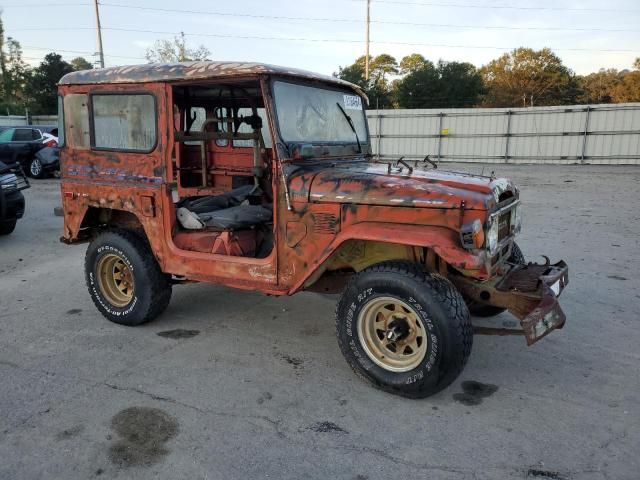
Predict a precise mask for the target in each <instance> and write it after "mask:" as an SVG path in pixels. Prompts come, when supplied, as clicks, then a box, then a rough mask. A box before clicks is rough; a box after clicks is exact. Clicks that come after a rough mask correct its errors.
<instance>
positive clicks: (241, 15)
mask: <svg viewBox="0 0 640 480" xmlns="http://www.w3.org/2000/svg"><path fill="white" fill-rule="evenodd" d="M354 1H355V0H354ZM372 1H376V0H372ZM61 5H89V4H61ZM14 6H24V5H14ZM100 6H104V7H115V8H124V9H133V10H145V11H156V12H162V13H183V14H184V13H188V14H192V15H211V16H220V17H238V18H255V19H261V20H288V21H291V20H295V21H310V22H328V23H331V22H335V23H360V21H361V20H355V19H353V18H331V17H296V16H282V15H258V14H252V13H227V12H212V11H206V10H184V9H172V8H159V7H144V6H138V5H123V4H118V3H105V2H100ZM608 11H611V10H608ZM638 11H640V10H638ZM371 23H377V24H380V25H400V26H415V27H429V28H466V29H490V30H532V31H547V30H550V31H569V32H573V31H576V32H590V31H594V32H640V29H637V28H635V29H634V28H597V27H596V28H587V27H547V26H532V27H512V26H505V25H467V24H463V25H460V24H452V23H423V22H407V21H399V20H371ZM75 29H78V30H79V29H80V28H69V29H65V28H52V29H51V30H75ZM83 29H84V28H83ZM13 30H16V31H20V30H24V31H28V30H45V28H21V29H13Z"/></svg>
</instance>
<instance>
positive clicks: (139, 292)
mask: <svg viewBox="0 0 640 480" xmlns="http://www.w3.org/2000/svg"><path fill="white" fill-rule="evenodd" d="M85 276H86V281H87V287H88V289H89V294H90V295H91V299H92V300H93V303H94V304H95V305H96V307H97V308H98V310H99V311H100V313H102V314H103V315H104V316H105V317H106V318H107V319H108V320H110V321H112V322H115V323H119V324H121V325H128V326H135V325H140V324H142V323H145V322H148V321H150V320H153V319H154V318H155V317H157V316H158V315H160V314H161V313H162V312H163V311H164V310H165V309H166V308H167V306H168V305H169V300H170V299H171V282H170V277H169V276H168V275H165V274H164V273H163V272H162V270H161V269H160V266H159V265H158V262H157V261H156V259H155V257H154V256H153V253H152V252H151V251H150V249H149V246H148V245H147V243H146V242H145V241H144V240H143V239H141V238H140V237H139V236H137V235H136V234H134V233H132V232H129V231H126V230H110V231H107V232H104V233H101V234H100V235H98V237H96V239H95V240H93V242H91V244H90V245H89V248H88V249H87V254H86V256H85Z"/></svg>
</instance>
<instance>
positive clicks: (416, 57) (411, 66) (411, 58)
mask: <svg viewBox="0 0 640 480" xmlns="http://www.w3.org/2000/svg"><path fill="white" fill-rule="evenodd" d="M429 64H431V66H433V63H431V62H430V61H429V60H427V59H426V58H424V57H423V56H422V55H420V54H419V53H412V54H411V55H407V56H406V57H403V58H402V60H400V73H402V74H403V75H406V74H408V73H413V72H416V71H418V70H422V69H423V68H426V67H427V66H428V65H429Z"/></svg>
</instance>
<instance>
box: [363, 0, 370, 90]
mask: <svg viewBox="0 0 640 480" xmlns="http://www.w3.org/2000/svg"><path fill="white" fill-rule="evenodd" d="M370 12H371V0H367V38H366V41H365V42H366V44H367V46H366V53H365V56H364V79H365V80H367V81H369V24H370V23H371V17H370Z"/></svg>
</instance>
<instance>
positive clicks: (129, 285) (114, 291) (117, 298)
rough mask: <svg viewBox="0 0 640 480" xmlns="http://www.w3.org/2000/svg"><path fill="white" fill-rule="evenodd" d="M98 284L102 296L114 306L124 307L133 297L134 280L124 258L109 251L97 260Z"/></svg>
mask: <svg viewBox="0 0 640 480" xmlns="http://www.w3.org/2000/svg"><path fill="white" fill-rule="evenodd" d="M98 285H99V286H100V292H102V295H103V296H104V298H105V299H106V300H107V301H108V302H109V303H111V304H112V305H113V306H114V307H120V308H122V307H126V306H127V305H128V304H129V302H131V299H132V298H133V291H134V286H135V285H134V281H133V273H132V272H131V269H130V268H129V266H128V265H127V263H126V262H125V261H124V259H123V258H122V257H121V256H119V255H116V254H115V253H109V254H107V255H105V256H104V257H102V258H101V259H100V261H99V262H98Z"/></svg>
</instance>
